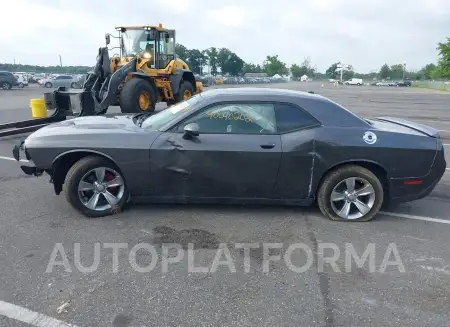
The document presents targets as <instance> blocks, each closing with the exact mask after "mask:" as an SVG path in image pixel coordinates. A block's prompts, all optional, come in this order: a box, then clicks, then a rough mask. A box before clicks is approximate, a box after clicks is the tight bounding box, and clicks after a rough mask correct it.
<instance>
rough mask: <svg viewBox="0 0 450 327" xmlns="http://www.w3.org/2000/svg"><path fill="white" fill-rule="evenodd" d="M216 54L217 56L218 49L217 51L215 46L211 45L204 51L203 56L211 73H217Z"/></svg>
mask: <svg viewBox="0 0 450 327" xmlns="http://www.w3.org/2000/svg"><path fill="white" fill-rule="evenodd" d="M218 56H219V51H217V48H215V47H211V48H209V49H206V50H205V51H204V57H205V59H206V60H207V61H208V64H209V66H210V68H211V74H212V75H216V74H217V64H218V62H217V60H218Z"/></svg>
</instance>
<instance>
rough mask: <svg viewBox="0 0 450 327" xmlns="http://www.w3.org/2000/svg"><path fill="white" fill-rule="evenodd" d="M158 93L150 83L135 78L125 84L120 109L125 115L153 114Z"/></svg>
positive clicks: (121, 93) (121, 94)
mask: <svg viewBox="0 0 450 327" xmlns="http://www.w3.org/2000/svg"><path fill="white" fill-rule="evenodd" d="M155 106H156V92H155V89H154V88H153V86H152V84H150V82H149V81H147V80H145V79H142V78H138V77H134V78H132V79H130V80H129V81H128V82H126V83H125V85H124V87H123V89H122V91H121V92H120V109H121V111H122V112H123V113H142V112H153V111H155Z"/></svg>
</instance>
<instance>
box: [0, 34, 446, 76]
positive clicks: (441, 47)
mask: <svg viewBox="0 0 450 327" xmlns="http://www.w3.org/2000/svg"><path fill="white" fill-rule="evenodd" d="M437 50H438V61H437V62H436V63H429V64H427V65H425V66H424V67H423V68H421V69H420V70H418V71H409V70H407V67H406V66H405V65H404V64H393V65H388V64H387V63H386V64H384V65H383V66H382V67H381V68H380V69H379V70H378V71H374V72H370V73H361V72H355V71H354V69H353V67H352V66H351V65H350V66H349V67H347V69H344V70H343V71H342V78H343V79H344V80H348V79H350V78H353V77H355V78H363V79H367V80H368V79H392V80H394V79H395V80H396V79H402V78H409V79H414V80H428V79H449V78H450V38H446V41H445V42H439V43H438V45H437ZM175 52H176V54H177V57H179V58H181V59H182V60H184V61H185V62H186V63H187V64H188V65H189V67H190V69H191V70H192V71H193V72H194V73H197V74H205V73H210V74H212V75H217V74H219V73H220V74H222V75H231V76H240V75H245V74H246V73H265V74H267V76H274V75H277V74H278V75H281V76H283V75H288V74H290V75H292V77H293V78H294V79H299V78H300V77H301V76H303V75H306V76H308V77H311V78H316V79H323V78H332V79H340V77H341V72H340V68H339V67H340V64H341V63H340V62H335V63H333V64H332V65H330V67H329V68H328V69H327V70H326V71H325V73H321V72H319V71H318V70H317V67H316V66H315V65H313V64H312V63H311V60H310V58H305V59H304V60H303V61H302V62H301V63H299V64H292V65H291V66H290V67H288V65H287V64H286V63H285V62H283V61H282V60H281V59H280V58H279V57H278V55H268V56H266V59H265V60H264V61H263V62H262V63H260V64H253V63H247V62H245V61H244V60H243V59H242V58H241V57H239V56H238V55H237V54H236V53H234V52H233V51H231V50H230V49H227V48H215V47H210V48H208V49H205V50H199V49H188V48H187V47H186V46H184V45H182V44H177V45H176V48H175ZM205 67H206V69H205ZM92 68H93V67H88V66H62V67H61V66H48V67H44V66H33V65H14V64H1V63H0V71H11V72H35V73H56V74H58V73H59V74H70V73H72V74H73V73H76V74H83V73H87V72H88V71H90V70H92Z"/></svg>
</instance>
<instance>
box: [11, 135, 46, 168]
mask: <svg viewBox="0 0 450 327" xmlns="http://www.w3.org/2000/svg"><path fill="white" fill-rule="evenodd" d="M12 153H13V157H14V159H16V160H17V161H18V162H23V159H21V153H24V154H25V158H26V160H28V162H31V157H30V155H29V153H28V151H27V150H26V148H25V146H24V141H22V142H20V144H16V145H15V146H14V147H13V150H12ZM20 169H22V171H23V172H24V173H25V174H26V175H34V176H41V175H42V174H43V172H44V170H42V169H39V168H37V167H35V166H34V165H21V166H20Z"/></svg>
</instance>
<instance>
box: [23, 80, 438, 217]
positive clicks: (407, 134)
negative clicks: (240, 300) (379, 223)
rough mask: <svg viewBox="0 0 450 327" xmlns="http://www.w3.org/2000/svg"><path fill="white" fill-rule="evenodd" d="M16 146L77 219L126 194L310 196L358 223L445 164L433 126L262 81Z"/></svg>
mask: <svg viewBox="0 0 450 327" xmlns="http://www.w3.org/2000/svg"><path fill="white" fill-rule="evenodd" d="M20 149H21V150H23V151H24V152H25V155H26V157H27V158H28V159H29V161H30V164H29V165H27V166H22V170H23V171H24V172H25V173H27V174H34V175H41V174H43V173H44V172H45V173H47V174H49V175H50V177H51V181H52V183H53V185H54V190H55V192H56V194H59V193H60V192H61V191H64V193H65V196H66V198H67V200H68V201H69V202H70V204H71V205H72V206H73V207H74V208H76V209H77V210H79V211H80V212H82V213H83V214H84V215H86V216H88V217H99V216H104V215H108V214H111V213H114V212H117V211H120V210H121V209H122V208H123V206H124V205H125V204H126V203H127V202H129V201H132V202H134V201H152V202H160V203H161V202H166V203H167V202H173V203H175V202H182V203H187V202H197V203H199V202H200V203H202V202H203V203H205V202H208V203H211V202H214V203H217V202H218V203H269V204H270V203H271V204H283V205H310V204H312V203H313V202H314V201H317V203H318V206H319V208H320V210H321V211H322V213H323V214H324V215H325V216H327V217H329V218H330V219H333V220H343V221H368V220H370V219H372V218H373V217H374V216H375V215H376V213H377V212H378V211H379V209H380V207H381V206H382V204H383V203H386V202H388V201H389V202H405V201H411V200H416V199H419V198H423V197H425V196H427V195H428V194H429V193H430V192H431V191H432V190H433V188H434V187H435V186H436V184H437V183H438V182H439V180H440V179H441V177H442V175H443V174H444V172H445V167H446V162H445V158H444V148H443V145H442V143H441V140H440V137H439V134H438V131H437V130H435V129H433V128H430V127H428V126H424V125H419V124H415V123H412V122H409V121H405V120H401V119H395V118H390V117H380V118H371V119H362V118H360V117H358V116H356V115H354V114H353V113H351V112H350V111H348V110H347V109H345V108H343V107H342V106H340V105H339V104H337V103H335V102H333V101H331V100H329V99H327V98H325V97H322V96H320V95H316V94H310V93H304V92H296V91H288V90H278V89H266V88H234V89H215V90H210V91H208V92H205V93H202V94H199V95H196V96H194V97H192V98H191V99H189V100H186V101H184V102H180V103H178V104H176V105H173V106H171V107H169V108H167V109H165V110H163V111H161V112H159V113H156V114H137V115H125V116H113V117H105V116H94V117H79V118H74V119H71V120H67V121H63V122H59V123H54V124H52V125H49V126H47V127H43V128H41V129H39V130H38V131H36V132H34V133H33V134H31V135H30V136H28V137H27V138H26V140H25V141H24V142H23V143H22V145H21V147H20ZM14 156H15V157H16V159H17V160H19V159H20V155H19V148H17V147H16V148H15V149H14Z"/></svg>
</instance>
